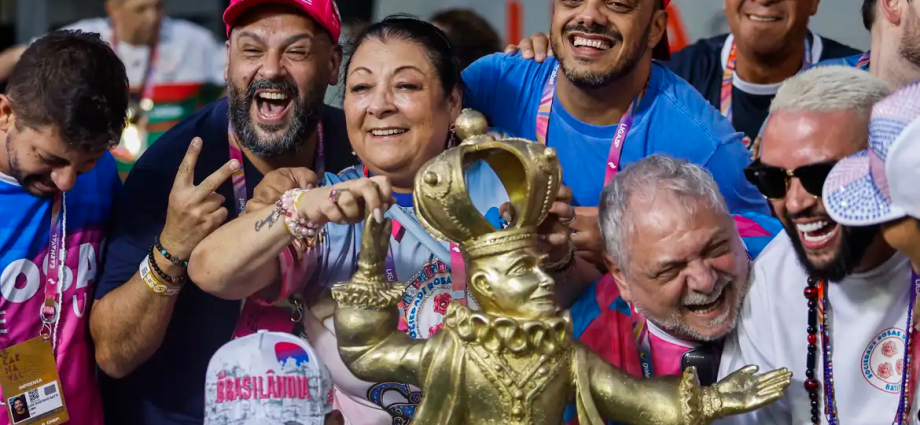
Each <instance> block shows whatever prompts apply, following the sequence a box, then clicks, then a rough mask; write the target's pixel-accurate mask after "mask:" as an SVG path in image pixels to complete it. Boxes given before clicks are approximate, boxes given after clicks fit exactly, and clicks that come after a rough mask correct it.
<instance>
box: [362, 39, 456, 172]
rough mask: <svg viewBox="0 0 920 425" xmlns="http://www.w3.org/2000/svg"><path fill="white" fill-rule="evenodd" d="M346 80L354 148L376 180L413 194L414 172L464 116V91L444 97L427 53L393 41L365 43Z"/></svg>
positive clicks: (416, 46)
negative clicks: (383, 179) (382, 178)
mask: <svg viewBox="0 0 920 425" xmlns="http://www.w3.org/2000/svg"><path fill="white" fill-rule="evenodd" d="M346 75H347V77H346V78H347V79H346V86H345V99H344V108H345V118H346V121H347V125H348V137H349V139H350V140H351V146H352V148H353V149H354V150H355V153H357V155H358V157H359V158H361V161H362V162H363V163H364V164H365V165H366V166H367V167H368V169H370V170H371V172H373V173H374V174H375V175H384V176H387V177H389V178H390V179H391V181H393V184H394V186H395V187H397V188H404V189H411V188H412V183H413V181H414V178H415V174H416V172H417V171H418V170H419V169H420V168H421V167H422V165H424V164H425V163H426V162H428V160H429V159H431V158H433V157H435V156H436V155H438V154H439V153H441V152H442V151H443V150H444V147H445V145H446V142H447V139H448V136H449V133H450V126H451V124H452V123H453V122H454V120H455V119H456V118H457V117H458V116H459V114H460V108H461V94H460V89H459V88H454V89H453V90H452V91H451V92H450V93H445V91H444V85H443V84H442V82H441V79H440V77H439V75H438V71H437V70H436V69H435V67H434V65H433V64H432V62H431V60H430V59H429V55H428V54H427V52H426V51H425V49H424V47H422V45H421V44H419V43H415V42H412V41H407V40H401V39H396V38H392V37H391V38H389V39H383V40H381V39H379V38H369V39H367V40H364V41H363V42H362V43H361V45H360V46H359V47H358V49H357V50H356V51H355V52H354V55H353V57H352V59H351V62H350V64H349V67H348V70H347V71H346Z"/></svg>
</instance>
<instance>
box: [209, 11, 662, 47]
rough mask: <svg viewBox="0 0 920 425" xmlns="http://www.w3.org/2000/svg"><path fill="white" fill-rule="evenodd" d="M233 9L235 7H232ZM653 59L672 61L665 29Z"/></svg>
mask: <svg viewBox="0 0 920 425" xmlns="http://www.w3.org/2000/svg"><path fill="white" fill-rule="evenodd" d="M663 1H664V8H665V9H667V8H668V5H669V4H671V0H663ZM230 7H233V6H230ZM226 16H227V15H224V20H225V21H226V20H227V18H226ZM652 59H658V60H662V61H667V60H671V45H670V44H669V43H668V30H667V28H665V30H664V35H663V36H662V37H661V40H660V41H659V42H658V44H657V45H656V46H655V48H654V49H652Z"/></svg>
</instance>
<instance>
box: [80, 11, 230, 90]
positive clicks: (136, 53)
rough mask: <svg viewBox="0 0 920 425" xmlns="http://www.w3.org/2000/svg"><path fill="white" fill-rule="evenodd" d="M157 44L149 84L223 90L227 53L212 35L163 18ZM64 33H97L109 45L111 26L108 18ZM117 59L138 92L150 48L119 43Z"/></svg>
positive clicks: (194, 26)
mask: <svg viewBox="0 0 920 425" xmlns="http://www.w3.org/2000/svg"><path fill="white" fill-rule="evenodd" d="M161 25H162V26H161V28H160V43H159V46H158V51H157V59H156V62H155V66H154V70H153V75H152V76H151V77H152V80H153V81H151V82H152V83H153V84H155V85H165V84H203V83H210V84H216V85H219V86H223V85H224V84H225V81H224V64H225V62H226V57H227V49H226V47H225V46H224V43H222V42H218V41H217V39H216V38H215V37H214V35H213V34H212V33H211V32H210V31H208V30H206V29H204V28H203V27H200V26H198V25H196V24H193V23H191V22H188V21H184V20H181V19H171V18H163V22H162V24H161ZM63 29H76V30H81V31H86V32H95V33H98V34H99V35H100V36H101V37H102V39H103V40H105V41H106V42H108V43H112V26H111V22H110V21H109V19H107V18H92V19H84V20H82V21H78V22H75V23H73V24H71V25H68V26H66V27H64V28H63ZM116 49H117V53H118V57H120V58H121V60H122V62H124V64H125V70H126V71H127V73H128V81H130V83H131V88H132V89H139V88H140V85H141V84H142V82H143V80H144V73H145V72H146V71H147V67H148V62H147V61H148V58H149V55H150V47H148V46H146V45H144V46H134V45H131V44H128V43H126V42H125V41H124V40H119V42H118V45H117V46H116Z"/></svg>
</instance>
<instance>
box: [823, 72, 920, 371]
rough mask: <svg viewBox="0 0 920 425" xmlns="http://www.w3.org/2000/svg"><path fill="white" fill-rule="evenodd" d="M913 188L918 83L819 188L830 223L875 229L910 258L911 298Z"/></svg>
mask: <svg viewBox="0 0 920 425" xmlns="http://www.w3.org/2000/svg"><path fill="white" fill-rule="evenodd" d="M918 182H920V83H914V84H911V85H908V86H906V87H904V88H903V89H901V90H899V91H897V92H896V93H894V94H893V95H891V96H889V97H888V98H886V99H885V100H883V101H881V102H879V103H878V105H876V106H875V108H874V109H873V111H872V122H871V123H870V124H869V149H866V150H864V151H860V152H857V153H855V154H853V155H851V156H849V157H847V158H845V159H844V160H842V161H840V162H839V163H837V165H836V166H834V169H833V170H832V171H831V174H830V175H829V176H828V177H827V181H826V182H825V183H824V204H825V205H826V206H827V212H828V214H830V216H831V217H832V218H833V219H834V220H836V221H837V222H838V223H841V224H844V225H847V226H873V225H881V226H882V236H884V238H885V241H886V242H888V244H889V245H891V246H892V247H894V248H896V249H898V251H901V253H903V254H904V255H906V256H907V257H908V258H910V260H911V265H912V266H913V272H914V275H913V278H912V279H911V282H913V283H914V285H915V288H914V289H915V290H914V291H912V292H911V296H914V294H915V293H916V289H918V288H917V287H916V285H920V283H918V280H920V277H918V276H917V275H918V274H920V185H918V184H917V183H918ZM915 326H916V324H915ZM911 336H913V335H911ZM912 340H913V339H912ZM916 341H918V342H920V338H918V339H916ZM912 354H913V353H912ZM915 364H917V365H920V362H918V363H915ZM914 375H916V374H915V373H914Z"/></svg>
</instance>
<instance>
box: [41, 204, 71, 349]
mask: <svg viewBox="0 0 920 425" xmlns="http://www.w3.org/2000/svg"><path fill="white" fill-rule="evenodd" d="M63 205H64V194H63V193H61V192H58V193H57V194H55V195H54V201H52V204H51V230H50V231H49V237H50V241H49V243H48V254H47V255H48V272H47V273H46V279H45V302H44V304H42V308H41V310H40V311H39V316H40V317H41V320H42V330H41V335H42V336H43V337H44V338H45V340H48V339H51V345H52V348H53V347H54V345H55V342H56V341H55V340H54V338H55V334H57V324H58V321H59V319H60V315H61V305H60V303H59V302H58V299H57V297H58V293H59V292H60V290H61V288H60V287H59V284H60V283H61V276H62V275H63V271H62V269H63V267H64V261H65V257H66V255H67V253H66V252H65V251H64V249H63V248H64V237H65V236H66V235H65V229H64V226H65V225H66V223H65V214H62V213H61V210H62V208H63Z"/></svg>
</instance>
